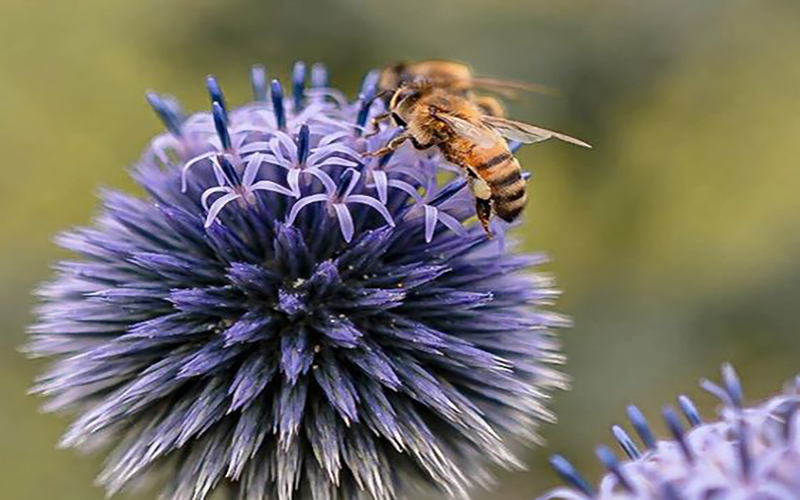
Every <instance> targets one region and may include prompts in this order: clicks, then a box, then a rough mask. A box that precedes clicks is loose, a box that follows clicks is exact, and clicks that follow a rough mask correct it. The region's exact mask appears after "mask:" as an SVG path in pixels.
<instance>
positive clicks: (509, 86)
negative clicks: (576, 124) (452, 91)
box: [469, 76, 557, 99]
mask: <svg viewBox="0 0 800 500" xmlns="http://www.w3.org/2000/svg"><path fill="white" fill-rule="evenodd" d="M469 84H470V86H471V87H472V88H476V89H484V90H488V91H490V92H494V93H496V94H499V95H501V96H503V97H508V98H512V99H513V98H515V97H517V96H518V94H519V93H520V92H535V93H537V94H549V95H554V94H557V92H556V91H555V90H553V89H551V88H549V87H547V86H545V85H538V84H536V83H528V82H520V81H517V80H505V79H502V78H493V77H491V76H473V77H472V78H471V79H470V81H469Z"/></svg>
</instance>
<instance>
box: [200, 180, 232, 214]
mask: <svg viewBox="0 0 800 500" xmlns="http://www.w3.org/2000/svg"><path fill="white" fill-rule="evenodd" d="M230 191H231V188H229V187H228V186H217V187H212V188H208V189H206V190H205V191H203V195H202V196H201V197H200V204H201V205H203V209H204V210H206V211H208V198H209V197H210V196H211V195H213V194H217V193H227V192H230Z"/></svg>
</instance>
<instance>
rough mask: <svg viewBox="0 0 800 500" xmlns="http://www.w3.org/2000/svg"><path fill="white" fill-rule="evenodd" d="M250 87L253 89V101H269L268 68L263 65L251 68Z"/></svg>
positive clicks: (255, 65)
mask: <svg viewBox="0 0 800 500" xmlns="http://www.w3.org/2000/svg"><path fill="white" fill-rule="evenodd" d="M250 86H251V87H252V88H253V100H254V101H258V102H266V100H267V68H265V67H264V66H263V65H262V64H254V65H253V67H252V68H250Z"/></svg>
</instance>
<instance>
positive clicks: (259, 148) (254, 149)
mask: <svg viewBox="0 0 800 500" xmlns="http://www.w3.org/2000/svg"><path fill="white" fill-rule="evenodd" d="M238 151H239V154H240V155H246V154H250V153H266V152H268V151H270V147H269V142H266V141H255V142H250V143H247V144H246V145H245V146H242V147H241V148H239V150H238Z"/></svg>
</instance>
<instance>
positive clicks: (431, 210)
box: [425, 205, 439, 243]
mask: <svg viewBox="0 0 800 500" xmlns="http://www.w3.org/2000/svg"><path fill="white" fill-rule="evenodd" d="M438 212H439V211H438V210H436V207H432V206H430V205H425V241H427V242H428V243H430V242H431V240H432V239H433V232H434V231H435V230H436V220H437V217H436V215H437V213H438Z"/></svg>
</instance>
